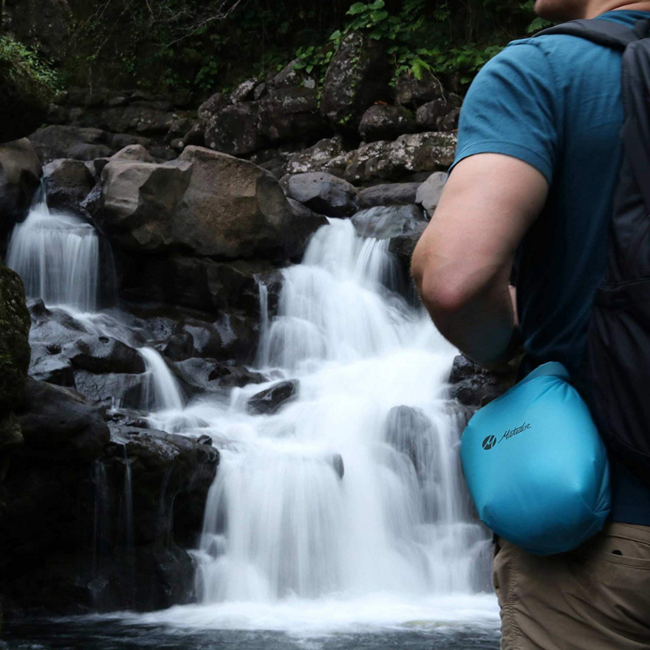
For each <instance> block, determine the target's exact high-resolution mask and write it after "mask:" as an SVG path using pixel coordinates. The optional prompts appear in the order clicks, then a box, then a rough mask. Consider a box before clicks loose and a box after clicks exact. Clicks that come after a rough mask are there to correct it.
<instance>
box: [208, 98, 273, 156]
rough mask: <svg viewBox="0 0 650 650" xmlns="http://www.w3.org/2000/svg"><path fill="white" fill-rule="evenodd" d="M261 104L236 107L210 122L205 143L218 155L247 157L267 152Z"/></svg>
mask: <svg viewBox="0 0 650 650" xmlns="http://www.w3.org/2000/svg"><path fill="white" fill-rule="evenodd" d="M263 117H264V116H263V111H262V106H261V104H259V103H258V102H248V103H245V104H234V105H232V106H228V107H227V108H225V109H223V110H222V111H220V112H219V113H217V114H216V115H215V116H213V117H212V118H210V119H208V120H207V121H206V125H205V143H206V145H207V146H208V147H210V148H211V149H214V150H215V151H221V152H223V153H227V154H230V155H233V156H245V155H247V154H250V153H253V152H254V151H259V150H260V149H263V148H264V147H265V145H266V143H267V139H266V136H265V134H264V128H263V125H262V120H263Z"/></svg>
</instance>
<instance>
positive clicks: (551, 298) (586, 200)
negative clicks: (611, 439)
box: [456, 11, 650, 526]
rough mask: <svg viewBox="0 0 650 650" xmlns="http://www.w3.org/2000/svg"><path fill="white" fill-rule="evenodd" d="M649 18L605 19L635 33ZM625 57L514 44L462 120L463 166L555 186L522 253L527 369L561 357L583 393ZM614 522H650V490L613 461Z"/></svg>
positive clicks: (571, 43)
mask: <svg viewBox="0 0 650 650" xmlns="http://www.w3.org/2000/svg"><path fill="white" fill-rule="evenodd" d="M649 15H650V14H648V13H646V12H639V11H615V12H609V13H607V14H604V16H603V17H601V18H600V19H603V20H613V21H616V22H620V23H623V24H626V25H629V26H630V27H632V26H633V25H634V23H635V22H636V21H637V20H639V19H642V18H647V17H649ZM620 89H621V54H620V53H619V52H616V51H614V50H611V49H608V48H606V47H603V46H600V45H596V44H594V43H591V42H589V41H587V40H585V39H582V38H578V37H573V36H564V35H558V36H553V35H549V36H541V37H539V38H531V39H525V40H521V41H516V42H515V43H513V44H511V45H510V46H509V47H508V48H507V49H506V50H505V51H504V52H503V53H502V54H500V55H499V56H498V57H496V58H495V59H494V60H493V61H491V62H490V63H488V65H486V66H485V68H484V69H483V71H482V72H481V74H480V75H479V76H478V77H477V79H476V81H475V83H474V84H473V86H472V88H471V89H470V92H469V93H468V96H467V100H466V104H465V107H464V109H463V113H462V115H461V123H460V129H459V145H458V153H457V159H456V163H458V162H459V161H460V160H462V159H464V158H466V157H467V156H470V155H473V154H477V153H487V152H490V153H501V154H506V155H511V156H514V157H516V158H519V159H521V160H524V161H525V162H527V163H529V164H531V165H532V166H533V167H535V168H537V169H538V170H539V171H540V172H541V173H542V174H543V175H544V176H545V177H546V179H547V181H548V182H549V186H550V190H549V196H548V200H547V203H546V205H545V207H544V209H543V211H542V213H541V214H540V215H539V217H538V218H537V219H536V221H535V222H534V224H533V225H532V227H531V229H530V230H529V231H528V233H527V235H526V237H525V238H524V240H523V242H522V245H521V247H520V250H519V253H518V256H517V265H516V285H517V293H518V308H519V319H520V330H521V333H522V337H523V339H524V343H525V349H526V352H527V354H528V355H529V356H528V358H527V362H526V364H525V367H524V371H528V370H530V369H531V368H532V367H533V366H534V365H536V364H540V363H545V362H547V361H560V362H562V363H564V365H565V366H566V367H567V368H568V369H569V371H570V373H571V375H572V377H573V378H574V380H575V381H576V382H577V383H578V385H580V383H581V381H582V379H583V364H584V354H585V346H586V338H587V327H588V323H589V317H590V313H591V306H592V301H593V297H594V293H595V291H596V288H597V287H598V285H599V284H600V282H601V280H602V278H603V276H604V273H605V269H606V264H607V234H608V229H609V225H610V221H611V216H612V209H613V199H614V191H615V188H616V184H617V180H618V174H619V168H620V163H621V154H622V151H621V149H622V146H621V126H622V123H623V106H622V102H621V92H620ZM612 518H613V520H614V521H619V522H625V523H632V524H642V525H649V526H650V490H648V489H647V488H646V487H645V486H644V485H643V484H642V483H641V482H640V481H639V480H638V479H636V478H635V477H633V476H632V475H631V474H630V473H629V472H628V471H627V470H625V469H624V468H623V467H622V466H621V465H620V464H619V463H618V462H616V461H615V462H614V463H613V513H612Z"/></svg>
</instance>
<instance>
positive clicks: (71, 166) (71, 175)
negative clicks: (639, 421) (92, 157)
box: [43, 158, 95, 214]
mask: <svg viewBox="0 0 650 650" xmlns="http://www.w3.org/2000/svg"><path fill="white" fill-rule="evenodd" d="M43 180H44V182H45V187H46V190H47V204H48V206H49V208H50V209H51V210H61V211H64V212H74V213H75V214H81V207H80V206H81V203H82V201H83V200H84V199H85V198H86V197H87V196H88V194H89V193H90V190H92V188H93V186H94V185H95V182H94V178H93V176H92V174H91V172H90V170H89V169H88V167H87V166H86V164H85V163H84V162H82V161H80V160H69V159H66V158H62V159H59V160H53V161H52V162H51V163H48V164H47V165H45V167H44V168H43Z"/></svg>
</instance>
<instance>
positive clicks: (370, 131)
mask: <svg viewBox="0 0 650 650" xmlns="http://www.w3.org/2000/svg"><path fill="white" fill-rule="evenodd" d="M417 130H418V125H417V123H416V121H415V116H414V115H413V113H411V111H409V110H408V109H406V108H403V107H401V106H388V105H387V104H376V105H375V106H371V107H370V108H369V109H368V110H367V111H366V112H365V113H364V114H363V117H362V118H361V123H360V124H359V134H360V135H361V137H362V138H363V139H364V140H365V141H366V142H375V141H376V140H394V139H395V138H398V137H399V136H400V135H403V134H405V133H414V132H415V131H417Z"/></svg>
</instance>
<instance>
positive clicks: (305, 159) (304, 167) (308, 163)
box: [286, 136, 345, 174]
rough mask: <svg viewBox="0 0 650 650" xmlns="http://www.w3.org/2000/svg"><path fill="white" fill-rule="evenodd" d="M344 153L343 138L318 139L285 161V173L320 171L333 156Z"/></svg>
mask: <svg viewBox="0 0 650 650" xmlns="http://www.w3.org/2000/svg"><path fill="white" fill-rule="evenodd" d="M344 153H345V148H344V146H343V139H342V138H341V137H340V136H336V137H334V138H329V139H324V140H319V141H318V142H317V143H316V144H315V145H313V146H312V147H309V148H308V149H303V150H301V151H298V152H297V153H296V154H294V155H293V156H292V157H291V159H290V160H289V162H288V163H287V168H286V171H287V174H304V173H307V172H318V171H322V170H323V169H324V168H325V166H326V165H327V163H329V161H330V160H332V159H333V158H336V157H338V156H342V155H343V154H344Z"/></svg>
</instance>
